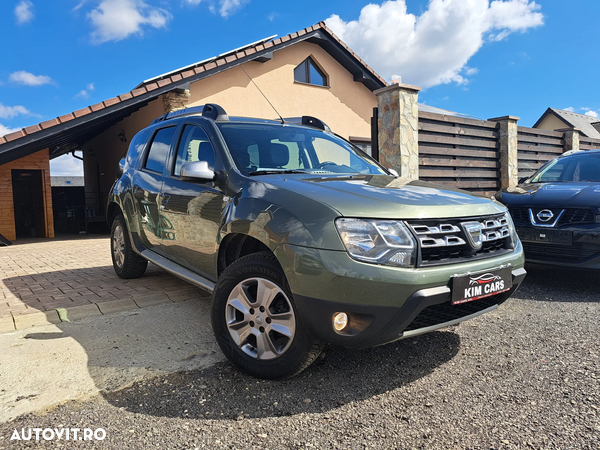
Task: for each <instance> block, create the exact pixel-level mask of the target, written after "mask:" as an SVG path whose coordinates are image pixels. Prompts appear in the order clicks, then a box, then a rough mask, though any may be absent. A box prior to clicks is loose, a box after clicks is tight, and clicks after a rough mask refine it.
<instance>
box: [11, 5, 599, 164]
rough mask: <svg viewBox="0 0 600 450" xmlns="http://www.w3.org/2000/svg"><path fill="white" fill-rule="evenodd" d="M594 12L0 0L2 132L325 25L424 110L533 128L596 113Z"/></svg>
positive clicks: (574, 8) (572, 8) (576, 8)
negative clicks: (549, 116)
mask: <svg viewBox="0 0 600 450" xmlns="http://www.w3.org/2000/svg"><path fill="white" fill-rule="evenodd" d="M598 16H600V2H599V1H598V0H575V1H572V2H566V1H564V0H539V1H535V2H534V1H530V0H495V1H489V0H430V1H429V0H393V1H386V2H381V1H380V2H374V3H369V2H367V1H365V0H328V1H326V2H324V1H322V0H319V1H317V0H304V1H302V2H282V1H271V0H260V1H259V0H173V1H166V0H55V1H47V0H46V1H42V0H16V1H14V0H2V2H0V39H1V41H2V42H4V45H3V46H2V49H1V50H0V135H3V134H6V133H10V132H12V131H16V130H18V129H20V128H22V127H25V126H29V125H32V124H35V123H38V122H41V121H44V120H48V119H51V118H54V117H57V116H59V115H63V114H66V113H69V112H71V111H75V110H77V109H81V108H84V107H86V106H88V105H92V104H95V103H98V102H101V101H102V100H105V99H108V98H111V97H114V96H116V95H119V94H123V93H125V92H128V91H130V90H131V89H132V88H133V87H135V86H136V85H137V84H139V83H140V82H141V81H143V80H146V79H148V78H152V77H154V76H156V75H160V74H162V73H165V72H169V71H171V70H174V69H177V68H180V67H183V66H186V65H189V64H193V63H195V62H198V61H201V60H204V59H206V58H210V57H213V56H216V55H218V54H221V53H224V52H227V51H229V50H232V49H234V48H237V47H241V46H244V45H246V44H248V43H251V42H254V41H257V40H260V39H263V38H266V37H269V36H272V35H275V34H276V35H279V36H284V35H287V34H289V33H292V32H294V31H298V30H300V29H303V28H305V27H308V26H310V25H313V24H315V23H318V22H319V21H325V22H326V23H327V25H328V26H329V28H331V29H332V30H333V31H334V32H335V33H336V34H337V35H338V37H340V38H341V39H342V40H343V41H344V42H345V43H346V44H347V45H349V46H350V47H351V48H352V49H353V50H354V51H355V52H356V53H357V54H358V55H360V56H361V58H362V59H364V60H365V61H366V62H367V63H368V64H369V65H371V67H373V68H374V69H375V70H376V71H377V72H378V73H379V74H380V75H381V76H383V77H384V78H385V79H386V80H388V81H390V80H391V78H392V76H400V77H401V80H402V82H403V83H408V84H413V85H417V86H420V87H422V88H423V90H422V91H421V92H420V95H419V101H420V102H421V103H425V104H428V105H431V106H436V107H438V108H443V109H448V110H451V111H457V112H460V113H463V114H469V115H471V116H475V117H479V118H482V119H488V118H492V117H499V116H505V115H512V116H517V117H520V121H519V125H522V126H528V127H531V126H532V125H533V124H534V123H535V122H536V121H537V119H538V118H539V117H540V116H541V115H542V114H543V113H544V111H545V110H546V108H548V107H553V108H559V109H569V110H572V111H575V112H578V113H581V114H588V115H594V116H595V117H598V115H599V114H600V97H599V90H598V89H597V88H594V86H597V81H596V80H597V79H596V76H595V75H596V73H597V70H596V69H598V67H599V66H600V60H599V58H598V54H597V53H598V52H597V50H594V49H595V48H597V45H596V34H597V33H596V31H595V29H594V27H593V26H590V23H592V22H590V21H589V20H588V19H587V18H596V17H598ZM80 173H82V172H81V164H80V162H79V161H77V160H76V159H74V158H71V157H69V156H67V157H66V158H65V157H62V158H57V159H55V160H53V161H51V174H52V175H77V174H80Z"/></svg>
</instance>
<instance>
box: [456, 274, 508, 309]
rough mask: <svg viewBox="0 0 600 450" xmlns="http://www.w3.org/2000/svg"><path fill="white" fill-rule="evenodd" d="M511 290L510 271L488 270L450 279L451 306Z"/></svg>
mask: <svg viewBox="0 0 600 450" xmlns="http://www.w3.org/2000/svg"><path fill="white" fill-rule="evenodd" d="M510 288H512V269H511V268H510V267H505V268H502V269H495V270H488V271H486V272H479V273H474V274H466V275H459V276H456V277H454V278H452V304H453V305H460V304H461V303H466V302H472V301H475V300H479V299H481V298H485V297H491V296H492V295H496V294H500V293H502V292H506V291H509V290H510Z"/></svg>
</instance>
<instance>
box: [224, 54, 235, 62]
mask: <svg viewBox="0 0 600 450" xmlns="http://www.w3.org/2000/svg"><path fill="white" fill-rule="evenodd" d="M234 61H237V56H235V55H230V56H226V57H225V62H226V63H232V62H234Z"/></svg>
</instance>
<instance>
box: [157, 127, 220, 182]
mask: <svg viewBox="0 0 600 450" xmlns="http://www.w3.org/2000/svg"><path fill="white" fill-rule="evenodd" d="M188 126H191V127H196V128H199V129H200V130H202V131H203V132H204V134H205V135H206V138H207V139H208V142H210V145H211V147H212V149H213V153H214V161H215V163H214V167H213V171H216V170H217V164H218V160H219V159H218V152H217V150H216V148H215V144H213V141H212V139H211V138H210V135H209V133H208V131H207V130H205V129H204V127H202V126H200V125H199V124H197V123H194V122H183V123H182V124H181V125H180V130H179V134H178V136H177V144H176V145H175V146H174V147H173V149H172V152H171V153H172V156H171V158H170V161H169V162H168V166H169V177H170V178H174V179H176V180H181V173H180V174H179V175H175V166H176V164H177V157H178V156H179V146H180V145H181V140H182V139H183V134H184V132H185V129H186V127H188ZM181 167H183V165H182V166H181Z"/></svg>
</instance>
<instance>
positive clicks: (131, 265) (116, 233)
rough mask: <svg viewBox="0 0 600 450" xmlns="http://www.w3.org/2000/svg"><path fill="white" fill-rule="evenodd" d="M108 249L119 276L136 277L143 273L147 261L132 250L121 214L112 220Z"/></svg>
mask: <svg viewBox="0 0 600 450" xmlns="http://www.w3.org/2000/svg"><path fill="white" fill-rule="evenodd" d="M110 250H111V252H110V253H111V256H112V261H113V268H114V269H115V273H116V274H117V275H119V276H120V277H121V278H126V279H128V278H138V277H141V276H142V275H144V272H145V271H146V268H147V267H148V261H147V260H145V259H144V258H142V257H141V256H140V255H138V254H137V253H135V252H134V251H133V248H132V247H131V242H130V241H129V232H128V231H127V225H126V224H125V218H124V217H123V215H122V214H119V215H117V216H116V217H115V218H114V220H113V223H112V227H111V230H110Z"/></svg>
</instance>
